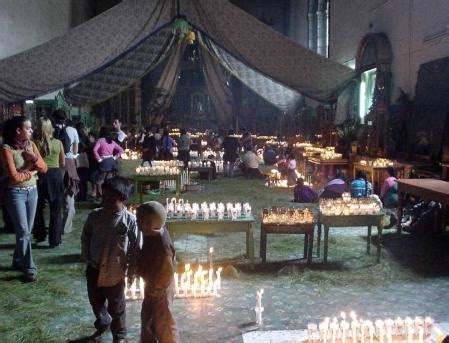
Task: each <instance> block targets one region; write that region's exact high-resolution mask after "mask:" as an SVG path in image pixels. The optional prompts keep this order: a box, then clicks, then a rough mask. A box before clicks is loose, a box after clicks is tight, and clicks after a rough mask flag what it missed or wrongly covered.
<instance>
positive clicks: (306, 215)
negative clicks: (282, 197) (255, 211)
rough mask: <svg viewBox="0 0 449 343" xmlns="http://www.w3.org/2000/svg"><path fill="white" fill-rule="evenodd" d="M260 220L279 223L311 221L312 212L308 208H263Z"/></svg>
mask: <svg viewBox="0 0 449 343" xmlns="http://www.w3.org/2000/svg"><path fill="white" fill-rule="evenodd" d="M262 222H263V223H265V224H280V225H294V224H305V223H313V213H312V211H310V210H309V209H308V208H304V209H303V208H271V209H264V210H263V215H262Z"/></svg>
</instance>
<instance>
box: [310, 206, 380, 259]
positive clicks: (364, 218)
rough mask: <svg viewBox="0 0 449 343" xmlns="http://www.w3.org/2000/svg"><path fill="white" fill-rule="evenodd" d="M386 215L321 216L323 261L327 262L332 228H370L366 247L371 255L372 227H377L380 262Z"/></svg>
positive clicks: (319, 229) (319, 224) (319, 235)
mask: <svg viewBox="0 0 449 343" xmlns="http://www.w3.org/2000/svg"><path fill="white" fill-rule="evenodd" d="M383 218H384V213H383V212H381V213H378V214H367V215H359V216H356V215H350V216H327V215H324V214H322V213H320V215H319V223H318V246H319V245H320V240H321V238H320V237H321V234H320V231H321V225H323V226H324V252H323V259H324V262H327V252H328V241H329V229H330V228H331V227H358V226H367V227H368V239H367V246H366V253H367V254H369V253H370V249H371V227H372V226H375V227H377V240H378V242H377V262H379V261H380V252H381V241H382V228H383Z"/></svg>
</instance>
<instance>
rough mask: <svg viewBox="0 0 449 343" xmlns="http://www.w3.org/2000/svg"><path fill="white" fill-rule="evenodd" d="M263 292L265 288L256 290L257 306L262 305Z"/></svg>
mask: <svg viewBox="0 0 449 343" xmlns="http://www.w3.org/2000/svg"><path fill="white" fill-rule="evenodd" d="M262 294H263V288H262V289H261V290H260V291H257V292H256V307H257V308H261V307H262Z"/></svg>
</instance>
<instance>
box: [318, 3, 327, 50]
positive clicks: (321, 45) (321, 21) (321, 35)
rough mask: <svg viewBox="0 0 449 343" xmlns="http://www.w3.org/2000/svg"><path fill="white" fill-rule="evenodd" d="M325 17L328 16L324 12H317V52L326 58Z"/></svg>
mask: <svg viewBox="0 0 449 343" xmlns="http://www.w3.org/2000/svg"><path fill="white" fill-rule="evenodd" d="M325 17H326V14H325V12H324V11H317V12H316V18H317V25H316V28H317V29H316V35H317V46H316V52H317V53H319V54H320V55H323V56H325V55H326V42H325V40H326V39H325V37H326V35H325V34H326V32H325V31H324V30H325V27H326V23H325Z"/></svg>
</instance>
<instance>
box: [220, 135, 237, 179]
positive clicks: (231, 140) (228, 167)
mask: <svg viewBox="0 0 449 343" xmlns="http://www.w3.org/2000/svg"><path fill="white" fill-rule="evenodd" d="M239 148H240V144H239V140H238V139H237V137H235V135H234V130H229V131H228V135H227V136H226V137H225V138H224V140H223V149H224V155H223V162H224V176H230V177H233V176H234V164H235V160H236V159H237V157H238V156H239V155H238V149H239Z"/></svg>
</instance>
